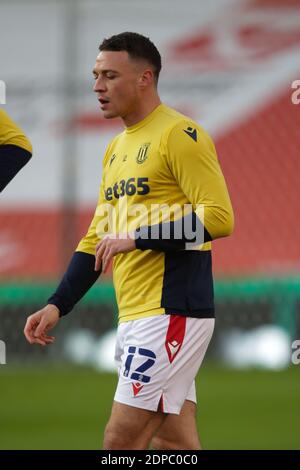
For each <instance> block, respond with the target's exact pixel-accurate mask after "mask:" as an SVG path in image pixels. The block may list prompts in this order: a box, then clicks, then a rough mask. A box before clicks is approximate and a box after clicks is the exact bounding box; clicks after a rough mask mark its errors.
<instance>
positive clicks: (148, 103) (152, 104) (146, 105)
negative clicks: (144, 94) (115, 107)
mask: <svg viewBox="0 0 300 470" xmlns="http://www.w3.org/2000/svg"><path fill="white" fill-rule="evenodd" d="M160 103H161V101H160V98H159V96H158V95H157V94H156V95H155V96H151V98H150V99H148V100H146V99H143V100H141V102H140V106H139V107H136V108H135V109H134V110H133V111H132V112H129V113H128V114H127V115H126V116H123V117H122V121H123V123H124V125H125V127H131V126H134V125H135V124H137V123H138V122H140V121H142V120H143V119H145V118H146V117H147V116H148V114H150V113H152V111H154V109H155V108H157V106H159V105H160Z"/></svg>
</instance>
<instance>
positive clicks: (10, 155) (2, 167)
mask: <svg viewBox="0 0 300 470" xmlns="http://www.w3.org/2000/svg"><path fill="white" fill-rule="evenodd" d="M31 156H32V155H31V153H30V152H28V150H25V149H23V148H22V147H18V146H17V145H0V192H1V191H3V189H4V188H5V186H7V185H8V183H9V182H10V181H11V180H12V179H13V178H14V177H15V176H16V174H17V173H18V172H19V171H20V170H21V168H23V166H24V165H26V163H27V162H28V161H29V160H30V158H31Z"/></svg>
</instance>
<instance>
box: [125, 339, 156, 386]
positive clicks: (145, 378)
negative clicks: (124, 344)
mask: <svg viewBox="0 0 300 470" xmlns="http://www.w3.org/2000/svg"><path fill="white" fill-rule="evenodd" d="M137 355H139V356H142V357H146V358H147V359H146V360H145V361H144V362H143V363H142V364H141V365H140V366H139V367H138V368H137V369H134V371H133V372H132V373H131V375H130V368H131V364H132V360H133V358H134V356H137ZM155 359H156V355H155V354H154V352H153V351H150V349H144V348H136V347H135V346H129V348H128V356H127V358H126V362H125V370H124V373H123V375H124V376H125V377H129V378H130V379H132V380H138V381H139V382H144V383H148V382H150V380H151V377H150V375H145V374H144V372H146V371H147V370H148V369H150V367H152V366H153V364H154V363H155Z"/></svg>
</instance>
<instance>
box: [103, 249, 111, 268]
mask: <svg viewBox="0 0 300 470" xmlns="http://www.w3.org/2000/svg"><path fill="white" fill-rule="evenodd" d="M113 256H114V251H113V250H112V248H108V249H106V250H105V251H104V253H103V256H102V264H103V272H104V273H106V271H107V270H108V267H109V264H110V261H111V260H112V258H113Z"/></svg>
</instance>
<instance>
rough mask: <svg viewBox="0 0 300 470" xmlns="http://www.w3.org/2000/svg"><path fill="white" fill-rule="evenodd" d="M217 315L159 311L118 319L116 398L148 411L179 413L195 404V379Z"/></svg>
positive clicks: (118, 400)
mask: <svg viewBox="0 0 300 470" xmlns="http://www.w3.org/2000/svg"><path fill="white" fill-rule="evenodd" d="M214 324H215V320H214V318H191V317H183V316H179V315H157V316H152V317H147V318H142V319H140V320H132V321H128V322H124V323H120V325H119V327H118V333H117V343H116V352H115V360H116V362H117V365H118V370H119V382H118V385H117V390H116V394H115V397H114V400H115V401H117V402H120V403H124V404H126V405H130V406H134V407H137V408H142V409H145V410H151V411H157V410H161V411H163V412H165V413H174V414H179V413H180V410H181V407H182V405H183V403H184V401H185V400H191V401H193V402H195V403H196V389H195V381H194V379H195V377H196V374H197V372H198V370H199V368H200V366H201V363H202V361H203V358H204V355H205V352H206V349H207V347H208V344H209V342H210V339H211V337H212V334H213V329H214Z"/></svg>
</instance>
